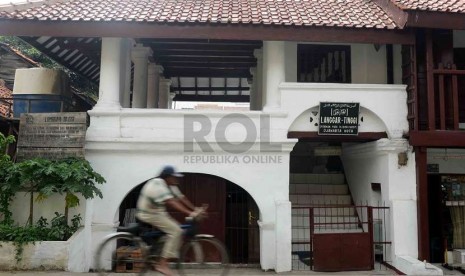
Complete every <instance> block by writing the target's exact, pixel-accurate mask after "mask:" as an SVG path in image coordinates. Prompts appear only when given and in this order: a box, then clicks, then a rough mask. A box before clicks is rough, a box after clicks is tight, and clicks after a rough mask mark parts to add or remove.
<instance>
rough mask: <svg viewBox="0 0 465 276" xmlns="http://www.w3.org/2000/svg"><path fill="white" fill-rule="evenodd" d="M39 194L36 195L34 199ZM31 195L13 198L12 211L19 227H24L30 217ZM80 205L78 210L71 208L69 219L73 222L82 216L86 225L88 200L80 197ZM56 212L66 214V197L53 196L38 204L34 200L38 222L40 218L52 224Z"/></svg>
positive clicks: (35, 219) (23, 194) (18, 194)
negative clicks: (75, 216) (75, 217)
mask: <svg viewBox="0 0 465 276" xmlns="http://www.w3.org/2000/svg"><path fill="white" fill-rule="evenodd" d="M36 197H37V193H35V194H34V199H35V198H36ZM29 198H30V196H29V193H24V192H19V193H17V194H16V196H15V197H14V198H13V201H12V202H11V204H10V211H11V212H12V213H13V220H14V221H15V223H18V224H19V225H24V224H26V222H27V219H28V217H29V202H30V201H29ZM79 202H80V205H79V206H77V207H76V208H70V209H69V214H68V218H69V220H70V221H71V219H72V218H73V216H74V215H77V214H80V215H81V218H82V221H81V224H82V225H84V221H85V210H86V200H85V199H84V198H82V197H80V196H79ZM55 212H58V213H60V214H64V213H65V197H64V196H61V195H58V194H56V195H52V196H50V197H49V198H47V199H46V200H44V201H41V202H37V201H35V200H34V218H33V221H34V222H36V221H37V220H38V219H39V218H40V217H44V218H46V219H47V221H48V222H49V223H50V220H51V219H52V218H53V217H55Z"/></svg>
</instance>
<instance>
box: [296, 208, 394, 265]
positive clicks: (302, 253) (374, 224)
mask: <svg viewBox="0 0 465 276" xmlns="http://www.w3.org/2000/svg"><path fill="white" fill-rule="evenodd" d="M389 218H390V215H389V207H387V206H384V204H383V205H378V206H368V205H367V204H364V205H347V204H346V205H343V204H320V203H317V204H309V205H307V206H296V207H292V254H293V256H292V262H293V269H294V270H312V269H313V257H314V253H315V252H314V250H317V249H316V248H314V238H315V235H318V234H333V235H334V234H336V235H337V234H347V233H368V235H369V237H370V243H371V245H372V248H373V256H374V260H376V262H378V263H380V264H381V263H387V264H389V263H391V260H390V249H391V248H390V246H391V241H390V238H389V233H388V229H389V224H390V219H389ZM381 267H384V266H381V265H380V266H379V268H381Z"/></svg>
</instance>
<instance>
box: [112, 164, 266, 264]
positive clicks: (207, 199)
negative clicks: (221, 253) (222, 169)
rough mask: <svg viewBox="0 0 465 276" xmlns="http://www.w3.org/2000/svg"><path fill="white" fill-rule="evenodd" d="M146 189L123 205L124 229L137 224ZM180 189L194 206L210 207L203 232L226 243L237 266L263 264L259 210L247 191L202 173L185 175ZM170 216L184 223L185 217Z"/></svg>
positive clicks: (128, 196)
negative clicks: (139, 203) (138, 206)
mask: <svg viewBox="0 0 465 276" xmlns="http://www.w3.org/2000/svg"><path fill="white" fill-rule="evenodd" d="M142 186H143V183H142V184H140V185H138V186H137V187H136V188H134V189H133V190H132V191H131V192H129V193H128V194H127V196H126V197H125V198H124V200H123V201H122V203H121V205H120V210H119V221H120V223H121V224H122V225H124V224H126V223H129V222H131V221H132V220H133V215H134V210H135V208H136V203H137V198H138V197H139V193H140V190H141V189H142ZM179 188H180V189H181V191H182V192H183V193H184V195H186V196H187V197H188V198H189V199H190V200H191V201H192V202H193V203H194V205H196V206H200V205H202V204H208V205H209V208H208V218H207V219H206V220H205V221H204V222H203V223H202V225H201V232H202V233H206V234H212V235H214V236H215V237H217V238H218V239H219V240H221V241H222V242H224V244H225V245H226V247H227V248H228V250H229V253H230V255H231V261H232V262H233V263H235V264H258V263H259V260H260V246H259V240H260V239H259V228H258V224H257V220H258V219H259V210H258V207H257V204H256V203H255V201H254V199H253V198H252V197H251V196H250V194H249V193H247V191H245V190H244V189H243V188H241V187H240V186H238V185H236V184H235V183H233V182H231V181H228V180H226V179H224V178H221V177H218V176H213V175H209V174H200V173H184V177H183V178H182V181H181V183H180V187H179ZM170 213H171V214H172V215H173V216H174V217H175V218H176V219H177V220H178V221H180V222H182V221H183V217H182V215H181V214H177V213H175V212H170Z"/></svg>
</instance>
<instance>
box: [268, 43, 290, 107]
mask: <svg viewBox="0 0 465 276" xmlns="http://www.w3.org/2000/svg"><path fill="white" fill-rule="evenodd" d="M284 50H285V49H284V41H264V42H263V71H264V82H263V83H264V88H265V89H263V91H265V94H266V96H265V106H264V107H263V109H264V110H265V109H267V110H276V109H279V108H280V106H281V95H280V94H279V84H281V83H282V82H284V80H285V73H286V70H285V55H284V54H285V51H284Z"/></svg>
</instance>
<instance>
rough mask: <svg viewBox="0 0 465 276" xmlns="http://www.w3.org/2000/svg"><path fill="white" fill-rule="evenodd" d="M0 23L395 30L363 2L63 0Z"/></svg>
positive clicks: (10, 12)
mask: <svg viewBox="0 0 465 276" xmlns="http://www.w3.org/2000/svg"><path fill="white" fill-rule="evenodd" d="M0 19H21V20H48V21H100V22H102V21H103V22H104V21H123V22H149V23H168V24H169V23H210V24H264V25H296V26H330V27H350V28H377V29H395V28H397V26H396V24H395V23H394V21H393V20H392V19H391V18H390V17H389V16H388V15H387V14H386V13H385V12H384V11H383V10H382V9H381V8H380V7H378V6H377V5H376V4H375V3H373V2H371V1H368V0H351V1H347V0H250V1H248V0H68V1H58V2H57V1H55V2H49V1H45V2H44V3H43V4H42V5H40V4H39V5H38V4H37V3H34V5H29V6H28V5H24V6H18V7H17V8H12V7H9V8H6V9H3V10H2V9H0Z"/></svg>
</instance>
